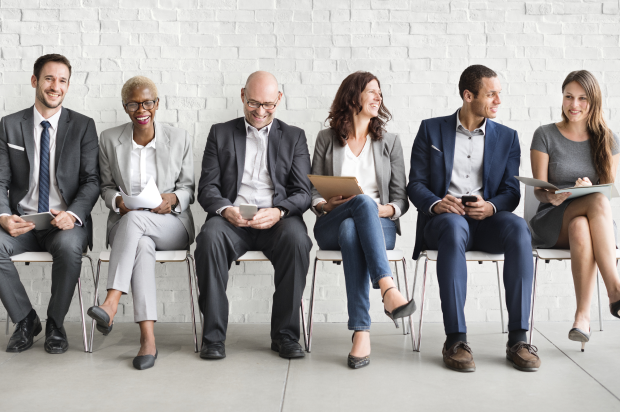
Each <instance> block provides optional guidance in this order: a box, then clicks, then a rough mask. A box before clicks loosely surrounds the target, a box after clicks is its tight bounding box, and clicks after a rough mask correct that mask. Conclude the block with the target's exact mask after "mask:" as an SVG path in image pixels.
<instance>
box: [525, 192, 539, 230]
mask: <svg viewBox="0 0 620 412" xmlns="http://www.w3.org/2000/svg"><path fill="white" fill-rule="evenodd" d="M539 204H540V202H539V201H538V199H536V196H534V187H532V186H527V185H526V186H525V205H524V207H523V209H524V210H523V218H524V219H525V221H526V222H528V223H529V222H530V219H532V218H533V217H534V215H535V214H536V211H537V210H538V205H539Z"/></svg>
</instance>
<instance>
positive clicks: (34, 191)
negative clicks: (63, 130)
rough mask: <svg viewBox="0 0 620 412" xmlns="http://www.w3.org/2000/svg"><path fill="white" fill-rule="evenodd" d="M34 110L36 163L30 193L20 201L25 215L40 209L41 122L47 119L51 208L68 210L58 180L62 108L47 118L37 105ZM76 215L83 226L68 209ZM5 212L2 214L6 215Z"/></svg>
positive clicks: (76, 222) (34, 157) (80, 224)
mask: <svg viewBox="0 0 620 412" xmlns="http://www.w3.org/2000/svg"><path fill="white" fill-rule="evenodd" d="M32 110H33V111H34V156H33V159H34V165H33V168H32V180H31V181H30V187H29V188H28V193H26V196H24V198H23V199H22V200H21V202H19V205H20V206H21V207H22V209H23V211H24V214H25V215H30V214H33V213H38V210H39V168H40V163H41V133H43V126H41V122H42V121H44V120H47V121H48V122H49V123H50V127H49V128H48V129H47V131H48V133H49V135H50V161H49V165H50V170H49V175H50V190H49V196H50V198H49V208H50V209H55V210H60V211H67V205H66V203H65V202H64V200H63V198H62V196H61V195H60V189H59V188H58V182H57V181H56V134H57V132H58V121H59V120H60V114H61V112H62V110H63V109H62V108H61V109H60V110H58V111H57V112H56V113H55V114H54V115H53V116H52V117H50V118H49V119H45V118H44V117H43V116H42V115H41V113H39V111H38V110H37V108H36V107H33V108H32ZM67 213H69V214H71V215H72V216H73V217H75V224H76V225H77V226H82V221H81V220H80V218H79V217H77V215H76V214H75V213H73V212H71V211H67ZM5 215H6V214H3V215H2V216H5Z"/></svg>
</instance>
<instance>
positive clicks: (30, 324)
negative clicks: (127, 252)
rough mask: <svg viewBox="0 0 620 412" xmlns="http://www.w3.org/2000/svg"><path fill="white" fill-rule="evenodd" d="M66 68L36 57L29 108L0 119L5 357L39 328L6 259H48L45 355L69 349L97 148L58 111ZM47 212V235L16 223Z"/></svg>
mask: <svg viewBox="0 0 620 412" xmlns="http://www.w3.org/2000/svg"><path fill="white" fill-rule="evenodd" d="M70 77H71V65H70V63H69V60H67V58H66V57H64V56H61V55H59V54H48V55H45V56H41V57H39V58H38V59H37V61H36V62H35V64H34V74H33V75H32V78H31V83H32V87H33V88H35V89H36V98H35V103H34V106H33V107H29V108H28V109H25V110H22V111H19V112H17V113H13V114H11V115H8V116H5V117H3V118H2V120H0V226H1V229H0V300H2V303H3V304H4V307H5V308H6V309H7V312H8V314H9V316H10V317H11V319H12V320H13V322H15V323H17V326H16V327H15V332H14V333H13V335H12V336H11V338H10V340H9V343H8V345H7V349H6V351H7V352H22V351H24V350H26V349H29V348H30V347H31V346H32V344H33V339H34V336H36V335H38V334H39V333H40V332H41V330H42V327H41V321H40V320H39V317H38V316H37V313H36V312H35V310H34V309H33V308H32V305H31V303H30V300H29V298H28V294H27V293H26V289H25V288H24V285H23V284H22V283H21V281H20V279H19V273H18V272H17V269H16V268H15V266H14V264H13V263H12V262H11V256H13V255H17V254H20V253H24V252H41V251H47V252H49V253H51V254H52V256H53V258H54V263H53V264H52V291H51V292H52V293H51V295H52V296H51V298H50V302H49V306H48V309H47V323H46V325H45V344H44V347H45V350H46V351H47V352H48V353H64V352H66V351H67V349H68V348H69V343H68V342H67V335H66V333H65V330H64V327H63V321H64V318H65V316H66V314H67V312H68V310H69V305H70V304H71V298H72V297H73V292H74V291H75V285H76V283H77V280H78V278H79V276H80V270H81V266H82V252H84V251H85V250H86V247H87V246H91V247H92V222H91V218H90V212H91V210H92V208H93V206H94V204H95V202H96V201H97V198H98V196H99V161H98V155H99V145H98V142H97V131H96V130H95V123H94V122H93V120H92V119H91V118H88V117H86V116H83V115H81V114H79V113H76V112H74V111H72V110H68V109H65V108H63V107H62V101H63V99H64V98H65V95H66V93H67V91H68V89H69V80H70ZM44 212H51V213H52V214H53V215H54V218H53V219H51V224H52V226H53V227H52V228H51V229H44V230H37V228H35V225H34V224H33V223H31V222H26V221H25V220H24V219H22V218H21V217H20V216H23V215H30V214H34V213H44Z"/></svg>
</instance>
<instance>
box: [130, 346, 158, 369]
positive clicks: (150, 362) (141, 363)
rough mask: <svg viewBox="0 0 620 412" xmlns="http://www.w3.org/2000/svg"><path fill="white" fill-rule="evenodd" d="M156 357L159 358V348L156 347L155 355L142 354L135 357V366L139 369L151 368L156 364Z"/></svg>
mask: <svg viewBox="0 0 620 412" xmlns="http://www.w3.org/2000/svg"><path fill="white" fill-rule="evenodd" d="M155 359H157V349H155V356H153V355H142V356H136V357H135V358H133V367H134V368H136V369H138V370H141V371H142V370H144V369H149V368H152V367H153V366H155Z"/></svg>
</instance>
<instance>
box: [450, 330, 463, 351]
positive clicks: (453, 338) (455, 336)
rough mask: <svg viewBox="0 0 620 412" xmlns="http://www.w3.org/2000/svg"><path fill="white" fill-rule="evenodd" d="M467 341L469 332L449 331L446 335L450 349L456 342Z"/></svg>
mask: <svg viewBox="0 0 620 412" xmlns="http://www.w3.org/2000/svg"><path fill="white" fill-rule="evenodd" d="M459 341H462V342H467V333H448V334H447V335H446V349H450V347H452V345H454V344H455V343H456V342H459Z"/></svg>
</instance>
